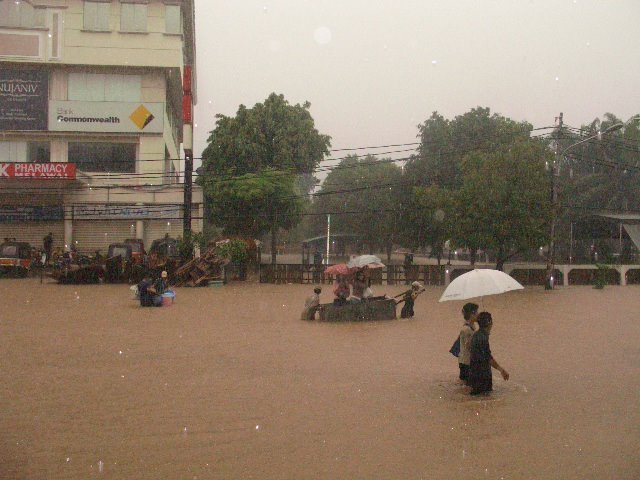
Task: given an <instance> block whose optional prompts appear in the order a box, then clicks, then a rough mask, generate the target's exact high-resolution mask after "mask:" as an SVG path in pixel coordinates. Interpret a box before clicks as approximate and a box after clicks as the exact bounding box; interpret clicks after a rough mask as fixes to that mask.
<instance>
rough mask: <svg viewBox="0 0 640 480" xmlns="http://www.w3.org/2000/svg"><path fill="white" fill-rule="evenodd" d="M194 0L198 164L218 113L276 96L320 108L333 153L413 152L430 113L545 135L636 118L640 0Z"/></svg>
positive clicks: (317, 113) (318, 117) (315, 111)
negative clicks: (407, 146)
mask: <svg viewBox="0 0 640 480" xmlns="http://www.w3.org/2000/svg"><path fill="white" fill-rule="evenodd" d="M195 2H196V29H197V30H196V34H197V46H196V49H197V61H198V71H197V73H198V105H197V107H196V112H195V121H196V125H197V127H196V128H195V145H194V147H195V148H194V153H195V155H196V156H200V153H201V152H202V150H203V149H204V147H205V146H206V139H207V137H208V135H209V132H210V131H211V130H212V129H213V128H214V126H215V118H214V116H215V114H217V113H222V114H225V115H234V114H235V112H236V111H237V108H238V106H239V105H240V104H244V105H246V106H248V107H250V106H253V105H254V104H255V103H257V102H261V101H263V100H264V99H265V98H266V97H267V96H268V95H269V93H271V92H276V93H282V94H284V96H285V98H286V99H287V100H288V101H289V102H290V103H300V102H304V101H305V100H308V101H309V102H311V104H312V105H311V114H312V115H313V117H314V119H315V122H316V127H317V128H318V129H319V130H320V132H321V133H324V134H327V135H330V136H331V137H332V148H333V149H339V148H354V147H363V146H373V145H386V144H400V143H408V142H415V141H416V135H417V125H418V124H419V123H421V122H423V121H424V120H426V119H427V118H428V117H429V116H430V115H431V112H433V111H434V110H437V111H439V112H440V113H441V114H443V115H444V116H445V117H447V118H453V117H454V116H455V115H458V114H462V113H464V112H467V111H468V110H469V109H471V108H473V107H476V106H483V107H490V108H491V110H492V111H493V112H498V113H500V114H502V115H505V116H508V117H511V118H513V119H515V120H527V121H529V122H531V123H533V125H534V126H536V127H543V126H548V125H553V123H554V119H555V117H556V116H557V115H558V113H559V112H561V111H562V112H564V120H565V123H567V124H568V125H570V126H576V127H577V126H580V125H581V124H585V123H588V122H590V121H591V120H593V119H594V118H595V117H597V116H598V117H601V116H602V115H603V114H604V113H606V112H612V113H615V114H617V115H618V116H620V117H622V118H623V119H625V120H626V119H627V118H629V117H631V116H632V115H634V114H636V113H639V112H640V62H639V61H638V58H639V57H638V55H639V52H640V28H639V27H638V25H639V23H640V1H639V0H455V1H454V0H394V1H392V0H195ZM339 155H340V154H339V153H337V152H336V154H335V156H339ZM402 155H406V154H400V156H402Z"/></svg>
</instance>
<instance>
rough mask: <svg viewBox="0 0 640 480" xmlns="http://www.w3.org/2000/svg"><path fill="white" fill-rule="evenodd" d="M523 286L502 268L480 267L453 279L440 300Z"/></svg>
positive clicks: (496, 292) (463, 297)
mask: <svg viewBox="0 0 640 480" xmlns="http://www.w3.org/2000/svg"><path fill="white" fill-rule="evenodd" d="M523 288H524V287H523V286H522V285H520V284H519V283H518V282H517V281H515V280H514V279H513V278H511V277H510V276H509V275H507V274H506V273H504V272H501V271H500V270H490V269H483V268H480V269H478V270H472V271H470V272H467V273H465V274H462V275H460V276H459V277H458V278H456V279H455V280H454V281H452V282H451V283H450V284H449V286H448V287H447V288H446V289H445V291H444V293H443V294H442V297H440V301H441V302H446V301H449V300H466V299H468V298H474V297H484V296H487V295H497V294H499V293H505V292H510V291H511V290H521V289H523Z"/></svg>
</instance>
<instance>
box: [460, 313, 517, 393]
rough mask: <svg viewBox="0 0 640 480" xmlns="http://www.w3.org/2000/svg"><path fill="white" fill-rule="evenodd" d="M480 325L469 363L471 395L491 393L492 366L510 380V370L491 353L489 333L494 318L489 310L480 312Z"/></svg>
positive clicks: (472, 345) (473, 341)
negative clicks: (501, 364) (502, 365)
mask: <svg viewBox="0 0 640 480" xmlns="http://www.w3.org/2000/svg"><path fill="white" fill-rule="evenodd" d="M477 321H478V326H479V327H480V328H479V329H478V330H477V331H476V333H474V334H473V337H472V338H471V355H470V365H469V385H470V386H471V395H479V394H481V393H489V392H490V391H491V390H493V378H492V375H491V367H493V368H495V369H496V370H498V371H499V372H500V373H501V374H502V378H504V379H505V380H509V372H507V371H506V370H505V369H504V368H502V367H501V366H500V365H499V364H498V362H497V361H496V360H495V358H493V355H492V354H491V347H490V346H489V334H490V333H491V328H492V326H493V319H492V318H491V314H490V313H489V312H480V314H479V315H478V320H477Z"/></svg>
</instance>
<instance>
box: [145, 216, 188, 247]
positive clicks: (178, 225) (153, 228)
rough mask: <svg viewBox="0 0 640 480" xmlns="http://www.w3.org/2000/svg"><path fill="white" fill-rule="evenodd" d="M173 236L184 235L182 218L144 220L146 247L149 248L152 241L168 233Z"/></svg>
mask: <svg viewBox="0 0 640 480" xmlns="http://www.w3.org/2000/svg"><path fill="white" fill-rule="evenodd" d="M167 233H168V234H169V236H170V237H171V238H178V237H181V236H182V220H164V221H163V220H146V221H145V222H144V248H146V249H147V250H149V247H151V243H153V241H154V240H158V239H159V238H164V236H165V235H166V234H167Z"/></svg>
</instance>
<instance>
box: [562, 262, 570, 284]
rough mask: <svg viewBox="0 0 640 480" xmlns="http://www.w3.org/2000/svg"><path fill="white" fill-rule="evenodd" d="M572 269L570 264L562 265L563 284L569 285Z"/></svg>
mask: <svg viewBox="0 0 640 480" xmlns="http://www.w3.org/2000/svg"><path fill="white" fill-rule="evenodd" d="M570 271H571V269H570V267H569V265H563V266H562V285H564V286H565V287H568V286H569V272H570Z"/></svg>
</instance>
